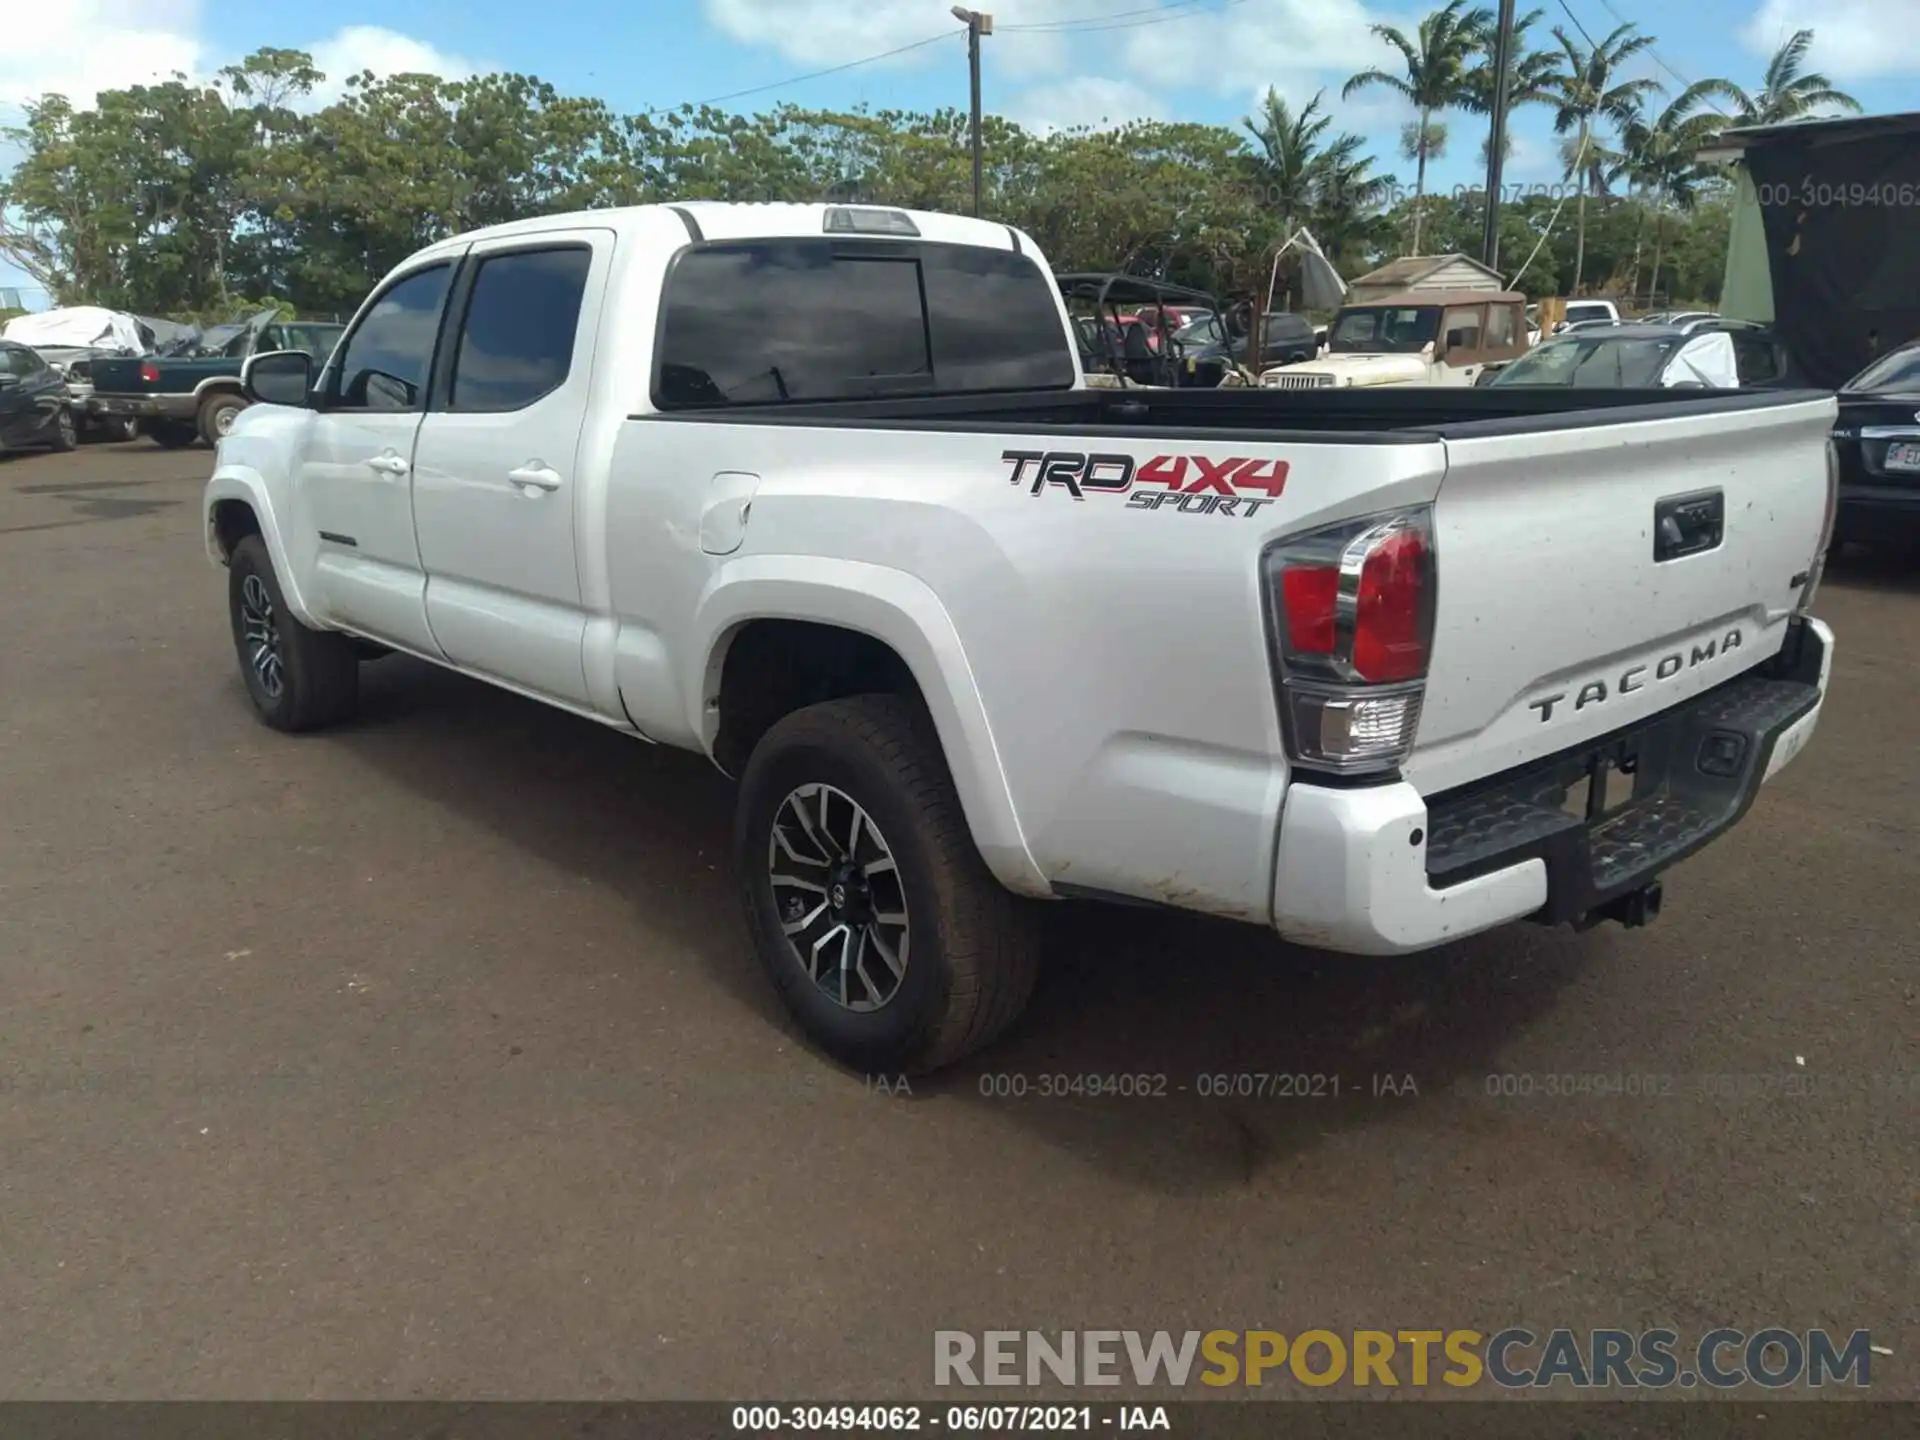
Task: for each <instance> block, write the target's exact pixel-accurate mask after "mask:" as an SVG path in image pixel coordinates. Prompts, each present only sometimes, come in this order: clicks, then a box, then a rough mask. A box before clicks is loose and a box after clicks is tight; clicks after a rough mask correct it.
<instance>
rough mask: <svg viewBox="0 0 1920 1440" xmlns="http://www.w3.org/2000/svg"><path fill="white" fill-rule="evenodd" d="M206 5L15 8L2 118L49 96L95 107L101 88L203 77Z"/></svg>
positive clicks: (1, 49)
mask: <svg viewBox="0 0 1920 1440" xmlns="http://www.w3.org/2000/svg"><path fill="white" fill-rule="evenodd" d="M201 18H202V16H201V7H200V0H150V3H149V0H65V3H62V4H57V5H35V4H31V3H22V4H20V5H18V6H11V5H10V6H9V7H8V13H7V18H6V21H5V24H4V36H0V119H6V120H12V119H14V118H16V116H15V110H16V107H18V106H21V105H24V104H26V103H27V102H29V101H32V100H37V99H39V98H40V97H41V96H42V95H46V94H59V95H65V96H67V97H68V98H69V99H71V100H72V101H73V102H74V103H75V104H76V105H90V104H92V102H93V97H94V96H95V94H97V93H98V92H99V91H101V90H113V89H117V88H119V87H121V86H125V85H146V84H157V83H160V82H162V81H165V80H169V79H171V78H172V77H173V73H174V72H175V71H176V70H178V71H182V72H185V73H187V74H190V75H191V74H194V73H196V72H197V71H198V70H199V69H200V68H201V66H202V65H203V63H204V62H205V55H206V51H205V48H204V46H203V44H202V42H201V40H200V38H199V36H198V33H197V32H198V29H199V25H200V21H201Z"/></svg>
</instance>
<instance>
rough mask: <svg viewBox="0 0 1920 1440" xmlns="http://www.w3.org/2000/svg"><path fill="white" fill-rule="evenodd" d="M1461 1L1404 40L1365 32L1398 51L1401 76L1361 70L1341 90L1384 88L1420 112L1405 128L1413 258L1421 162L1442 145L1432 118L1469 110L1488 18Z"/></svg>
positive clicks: (1451, 0) (1450, 2)
mask: <svg viewBox="0 0 1920 1440" xmlns="http://www.w3.org/2000/svg"><path fill="white" fill-rule="evenodd" d="M1466 4H1467V0H1447V3H1446V4H1445V5H1443V6H1442V7H1441V8H1440V9H1438V10H1436V11H1434V12H1433V13H1432V14H1431V15H1429V16H1427V17H1426V18H1425V19H1424V20H1422V21H1421V22H1420V25H1419V28H1418V29H1417V30H1416V31H1415V33H1414V38H1412V39H1409V38H1408V37H1407V35H1406V33H1405V32H1404V31H1402V30H1399V29H1397V28H1395V27H1394V26H1392V25H1380V24H1376V25H1373V26H1370V27H1369V28H1370V29H1371V30H1372V31H1373V34H1374V36H1375V37H1376V38H1377V39H1380V40H1384V41H1385V42H1386V43H1387V44H1389V45H1391V46H1392V47H1393V48H1394V49H1395V50H1397V51H1399V52H1400V59H1401V61H1402V63H1403V65H1404V66H1405V73H1404V74H1400V75H1393V74H1389V73H1388V72H1387V71H1385V70H1363V71H1361V72H1360V73H1359V74H1358V75H1356V76H1354V77H1353V78H1352V79H1351V80H1349V81H1347V83H1346V86H1345V87H1344V88H1343V89H1342V90H1341V92H1340V95H1341V98H1342V99H1351V98H1352V97H1353V96H1354V95H1355V94H1356V93H1358V92H1359V91H1361V90H1365V89H1367V88H1368V87H1369V86H1373V85H1384V86H1385V87H1386V88H1387V89H1389V90H1391V91H1393V92H1394V93H1395V94H1396V95H1399V96H1401V97H1402V98H1403V99H1405V100H1406V101H1407V102H1408V103H1409V104H1411V105H1412V106H1414V108H1415V109H1417V110H1418V111H1419V112H1420V118H1419V120H1418V121H1417V122H1416V123H1415V124H1414V125H1412V126H1410V127H1408V130H1407V135H1406V137H1405V138H1406V144H1407V149H1408V155H1407V158H1408V159H1410V160H1413V161H1415V162H1416V167H1417V168H1416V169H1415V171H1414V181H1413V253H1414V254H1416V255H1418V254H1419V253H1420V221H1421V210H1422V205H1423V202H1424V201H1425V198H1426V193H1427V161H1428V160H1430V159H1432V158H1433V157H1435V156H1436V155H1438V154H1440V153H1441V151H1442V150H1444V149H1445V147H1446V143H1447V137H1446V127H1445V126H1444V125H1439V126H1436V124H1435V121H1434V117H1435V116H1436V115H1438V114H1442V113H1444V112H1445V111H1448V110H1451V109H1453V108H1455V107H1456V106H1458V107H1461V108H1471V107H1472V104H1473V86H1472V82H1471V80H1470V79H1469V74H1470V70H1469V67H1470V65H1471V63H1472V61H1473V57H1474V56H1476V55H1478V54H1479V53H1480V52H1481V50H1482V49H1483V47H1484V46H1485V43H1486V36H1487V32H1488V30H1489V29H1490V27H1491V26H1492V24H1493V18H1492V16H1490V15H1489V14H1488V13H1487V12H1486V11H1485V10H1484V9H1478V8H1476V9H1472V10H1469V9H1467V8H1465V7H1466Z"/></svg>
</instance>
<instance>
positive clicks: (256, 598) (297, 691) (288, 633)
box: [227, 535, 360, 730]
mask: <svg viewBox="0 0 1920 1440" xmlns="http://www.w3.org/2000/svg"><path fill="white" fill-rule="evenodd" d="M227 609H228V611H229V612H230V615H231V617H232V621H233V646H234V649H235V651H236V652H237V653H238V655H239V658H240V674H241V676H242V678H244V679H245V681H246V683H247V695H248V698H250V699H251V700H252V701H253V708H254V710H255V711H256V712H258V714H259V716H260V718H261V719H262V720H264V721H265V722H266V723H267V724H269V725H271V726H272V727H273V728H274V729H276V730H315V729H318V728H319V727H320V726H322V725H329V724H332V723H333V722H334V721H336V720H343V719H345V718H346V717H347V716H348V715H350V714H352V713H353V710H354V707H355V706H356V705H357V704H358V703H359V699H360V656H359V653H358V652H357V651H356V650H355V649H354V648H353V641H352V640H350V639H349V638H348V637H347V636H345V635H338V634H335V633H333V632H331V631H326V630H310V629H308V628H307V627H306V626H305V625H302V624H301V623H300V622H299V621H298V620H296V619H295V618H294V617H293V614H292V613H291V612H290V611H289V610H288V609H287V602H286V597H285V596H284V595H283V594H282V593H281V590H280V581H279V578H278V577H277V576H275V575H274V573H273V561H272V559H271V557H270V556H269V555H268V554H267V545H266V542H265V541H264V540H262V539H261V538H260V537H259V536H258V535H249V536H247V537H246V538H245V539H243V540H242V541H241V542H240V543H239V544H238V545H236V546H234V547H233V555H232V557H231V558H230V559H229V560H228V562H227Z"/></svg>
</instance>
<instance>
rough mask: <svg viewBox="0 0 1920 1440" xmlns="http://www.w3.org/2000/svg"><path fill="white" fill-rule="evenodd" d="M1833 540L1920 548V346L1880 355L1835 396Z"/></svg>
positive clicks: (1914, 343) (1878, 545)
mask: <svg viewBox="0 0 1920 1440" xmlns="http://www.w3.org/2000/svg"><path fill="white" fill-rule="evenodd" d="M1833 439H1834V444H1835V446H1836V448H1837V449H1838V451H1839V456H1840V515H1839V524H1838V529H1837V530H1836V532H1835V535H1836V538H1837V539H1839V540H1840V541H1842V542H1849V541H1851V542H1857V543H1859V544H1863V545H1868V546H1876V547H1900V548H1909V549H1910V548H1913V547H1915V546H1916V545H1920V340H1915V341H1912V342H1910V343H1908V344H1906V345H1904V346H1902V347H1900V348H1899V349H1897V350H1893V351H1890V352H1889V353H1887V354H1885V355H1883V356H1881V357H1880V358H1879V359H1878V360H1876V361H1874V362H1873V363H1872V364H1871V365H1869V366H1867V368H1866V369H1864V370H1862V371H1861V372H1860V373H1859V374H1858V375H1856V376H1854V377H1853V379H1851V380H1849V381H1848V382H1847V384H1846V387H1845V388H1844V389H1843V390H1841V392H1840V418H1839V422H1838V423H1837V424H1836V425H1835V426H1834V431H1833Z"/></svg>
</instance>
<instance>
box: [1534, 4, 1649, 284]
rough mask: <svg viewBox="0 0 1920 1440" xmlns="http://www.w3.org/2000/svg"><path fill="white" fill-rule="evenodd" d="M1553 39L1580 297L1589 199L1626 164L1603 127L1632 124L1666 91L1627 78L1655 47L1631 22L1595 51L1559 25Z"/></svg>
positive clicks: (1557, 119)
mask: <svg viewBox="0 0 1920 1440" xmlns="http://www.w3.org/2000/svg"><path fill="white" fill-rule="evenodd" d="M1553 35H1554V38H1555V39H1556V40H1558V41H1559V42H1560V48H1561V52H1562V54H1563V55H1564V57H1565V61H1566V67H1565V70H1564V71H1563V72H1562V74H1561V75H1560V77H1559V94H1558V96H1557V97H1556V98H1555V101H1554V116H1553V128H1554V131H1555V132H1556V133H1557V134H1560V135H1565V136H1569V137H1570V139H1569V140H1568V143H1567V144H1566V145H1565V147H1563V150H1562V159H1563V160H1564V161H1565V165H1566V168H1565V172H1564V173H1565V176H1566V178H1567V179H1569V180H1572V181H1573V182H1574V183H1575V185H1576V186H1577V187H1578V188H1577V190H1576V192H1575V194H1576V203H1575V216H1574V235H1575V241H1574V259H1573V283H1572V286H1571V288H1570V290H1569V293H1570V294H1577V293H1579V290H1580V285H1581V282H1582V281H1583V280H1584V279H1585V278H1586V249H1587V195H1588V194H1589V193H1590V192H1594V193H1601V194H1604V193H1605V191H1606V186H1607V185H1608V183H1609V182H1610V179H1611V177H1612V176H1613V175H1614V174H1615V173H1617V172H1618V169H1619V167H1620V166H1621V164H1622V163H1623V161H1622V157H1621V156H1620V154H1619V153H1618V152H1617V151H1612V150H1609V149H1608V148H1607V147H1606V146H1605V144H1604V143H1603V142H1602V140H1601V137H1600V134H1599V127H1600V125H1601V124H1603V123H1607V124H1612V125H1614V126H1616V127H1621V126H1625V125H1627V124H1630V123H1631V122H1632V120H1633V119H1634V117H1635V115H1637V114H1638V113H1639V107H1640V104H1641V102H1642V101H1643V100H1644V99H1645V98H1646V97H1648V96H1651V95H1657V94H1659V93H1661V91H1662V87H1661V85H1660V84H1659V82H1658V81H1655V80H1647V79H1638V80H1623V79H1621V78H1620V72H1621V69H1622V68H1623V67H1624V66H1625V64H1626V62H1627V61H1629V60H1631V59H1632V58H1633V57H1634V56H1636V55H1638V54H1639V53H1640V52H1641V51H1643V50H1646V49H1648V48H1649V47H1650V46H1652V44H1653V37H1652V36H1651V35H1643V34H1640V33H1639V27H1638V26H1635V25H1631V24H1627V25H1621V26H1618V27H1617V28H1616V29H1615V30H1614V31H1613V33H1612V34H1610V35H1608V36H1607V38H1606V39H1604V40H1602V41H1600V42H1599V43H1598V44H1596V45H1594V46H1592V47H1591V48H1589V47H1587V46H1585V45H1583V44H1582V43H1581V42H1580V41H1578V40H1575V39H1574V38H1573V37H1572V36H1571V35H1569V34H1567V32H1566V31H1565V30H1564V29H1562V28H1561V27H1559V26H1555V27H1554V31H1553Z"/></svg>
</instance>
